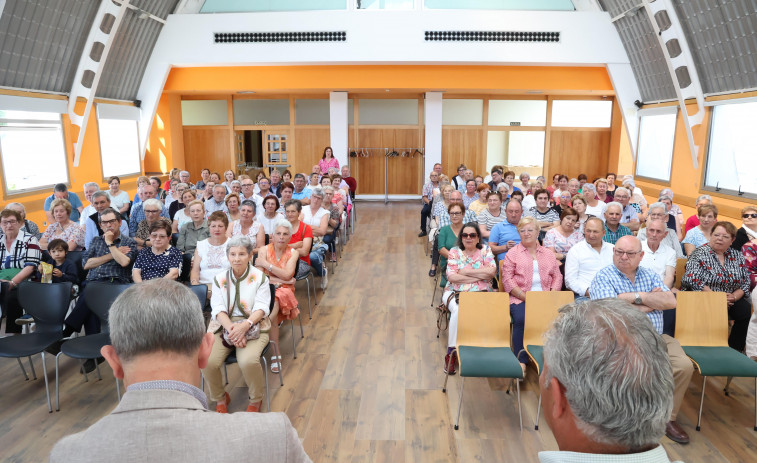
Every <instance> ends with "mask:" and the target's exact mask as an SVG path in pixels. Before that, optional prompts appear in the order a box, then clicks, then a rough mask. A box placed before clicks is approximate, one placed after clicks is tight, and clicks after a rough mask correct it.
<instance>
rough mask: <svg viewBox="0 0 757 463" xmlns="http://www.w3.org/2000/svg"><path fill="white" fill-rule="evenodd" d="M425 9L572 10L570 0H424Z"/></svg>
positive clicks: (573, 8)
mask: <svg viewBox="0 0 757 463" xmlns="http://www.w3.org/2000/svg"><path fill="white" fill-rule="evenodd" d="M423 6H424V7H425V8H427V9H446V10H457V9H464V10H556V11H573V10H575V7H574V6H573V2H572V1H571V0H424V1H423Z"/></svg>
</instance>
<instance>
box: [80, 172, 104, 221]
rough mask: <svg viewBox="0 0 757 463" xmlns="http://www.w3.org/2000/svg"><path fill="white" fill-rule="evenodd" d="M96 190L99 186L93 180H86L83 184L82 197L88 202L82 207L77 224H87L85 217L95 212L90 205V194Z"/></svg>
mask: <svg viewBox="0 0 757 463" xmlns="http://www.w3.org/2000/svg"><path fill="white" fill-rule="evenodd" d="M96 191H100V186H99V185H98V184H97V183H95V182H87V183H85V184H84V199H86V200H87V202H88V203H89V204H88V205H86V206H85V207H84V209H82V211H81V217H79V225H81V226H82V227H86V226H87V219H88V218H89V216H90V215H92V214H94V213H95V206H94V205H92V195H93V194H95V192H96Z"/></svg>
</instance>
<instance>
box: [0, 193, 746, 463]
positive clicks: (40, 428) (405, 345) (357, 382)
mask: <svg viewBox="0 0 757 463" xmlns="http://www.w3.org/2000/svg"><path fill="white" fill-rule="evenodd" d="M358 206H359V212H358V216H357V221H358V224H357V230H356V235H355V236H354V237H352V238H351V239H350V241H349V243H348V244H347V246H346V253H345V255H344V260H342V261H341V262H340V264H339V265H338V267H337V268H336V272H335V274H333V275H331V276H330V278H329V288H328V290H327V292H326V297H325V298H322V295H321V292H320V290H319V291H318V297H319V304H318V307H317V308H314V310H313V319H312V320H308V316H307V310H306V308H307V306H306V304H305V301H306V300H307V295H306V293H305V290H304V283H302V285H303V286H301V287H300V286H299V285H298V288H300V290H299V291H298V298H299V300H300V302H301V306H302V308H303V315H304V319H303V323H305V339H303V340H300V339H299V330H298V332H297V341H298V345H297V359H292V344H291V337H290V336H291V331H289V329H288V325H287V326H285V327H284V328H283V329H282V339H281V348H282V353H283V355H284V386H283V387H279V385H278V381H277V379H274V378H273V377H271V376H269V379H270V383H271V387H272V389H271V394H272V401H271V402H272V408H273V410H275V411H283V412H285V413H286V414H287V415H288V416H289V419H290V420H291V421H292V423H293V425H294V426H295V427H296V428H297V431H298V433H299V435H300V438H302V439H303V444H304V446H305V450H306V451H307V453H308V454H309V455H310V456H311V458H312V459H313V461H315V462H335V461H354V462H391V463H401V462H436V461H439V462H446V461H464V462H468V461H484V462H494V461H517V462H528V461H537V453H538V452H539V451H540V450H556V449H557V445H556V443H555V440H554V438H553V436H552V433H551V432H550V430H549V428H548V427H547V425H546V423H544V420H543V419H542V420H541V426H540V429H539V431H534V429H533V420H534V417H535V414H536V401H537V394H538V382H537V378H536V375H535V373H534V372H533V371H529V376H528V378H527V380H526V381H525V382H524V383H523V386H522V388H521V401H522V405H523V424H524V430H523V432H522V433H521V432H520V430H519V427H518V407H517V401H516V397H515V394H512V393H511V394H509V395H508V394H506V393H505V389H506V387H507V384H506V383H505V382H504V381H499V380H488V381H487V380H485V379H468V380H466V384H465V386H466V387H465V399H464V403H463V410H462V416H461V419H460V430H459V431H454V430H453V428H452V424H453V422H454V415H455V413H456V410H457V403H458V391H459V389H458V386H459V381H460V379H459V377H457V376H453V377H451V378H450V382H449V385H448V393H447V394H443V393H442V391H441V385H442V382H443V381H444V375H443V373H442V362H443V355H444V353H445V345H446V336H445V334H442V337H441V338H440V339H437V338H436V326H435V315H434V311H433V310H432V309H431V308H430V305H429V302H430V299H431V293H432V291H433V286H432V282H431V279H430V278H429V277H428V276H427V272H428V258H427V257H426V256H425V255H424V248H423V241H422V240H421V239H420V238H417V237H416V235H417V233H418V222H419V213H420V207H419V206H418V204H416V203H415V202H413V203H394V204H389V205H387V206H385V205H384V204H383V203H360V204H358ZM438 297H439V295H438V293H437V298H438ZM34 363H35V367H36V369H37V373H38V375H39V378H40V379H38V380H36V381H28V382H26V381H24V377H23V376H22V374H21V372H20V371H19V367H18V364H17V363H16V361H15V360H9V359H0V378H2V389H1V390H0V460H2V461H29V462H39V461H44V460H46V458H47V455H48V454H49V452H50V449H51V448H52V446H53V445H54V443H55V442H56V441H57V440H58V439H60V438H61V437H62V436H65V435H67V434H70V433H73V432H77V431H80V430H83V429H85V428H86V427H87V426H89V425H90V424H92V423H93V422H95V421H96V420H97V419H99V418H100V417H102V416H103V415H105V414H107V413H108V412H110V411H111V410H112V409H113V407H114V406H115V405H116V391H115V383H114V381H113V376H112V372H111V370H110V369H109V367H108V366H107V364H103V368H102V371H103V380H102V381H96V380H94V381H93V379H92V376H90V381H89V382H88V383H85V382H84V381H83V378H82V376H81V375H80V374H79V373H78V363H76V362H75V361H73V360H71V359H68V358H65V357H62V358H61V378H62V383H61V410H60V411H59V412H55V413H53V414H48V412H47V407H46V405H45V399H44V397H45V395H44V382H43V380H42V377H41V370H42V368H41V361H40V358H39V356H37V357H35V359H34ZM27 369H28V367H27ZM48 371H50V373H51V374H50V379H51V387H52V386H53V383H52V381H54V374H53V365H52V364H50V363H48ZM229 376H230V379H231V385H230V390H231V397H232V404H231V406H230V410H231V411H241V410H244V409H245V408H246V405H247V404H246V389H245V386H244V382H243V381H242V379H241V376H240V374H239V370H238V369H237V368H236V367H230V368H229ZM723 385H724V380H723V379H722V378H715V379H710V380H709V381H708V387H707V396H706V399H705V408H704V414H703V417H702V420H703V427H702V432H696V431H695V430H694V427H695V424H696V414H697V410H698V407H699V394H700V392H701V387H702V378H701V377H700V376H698V375H696V374H695V375H694V378H693V380H692V382H691V385H690V386H689V391H688V394H687V396H686V400H685V402H684V405H683V407H682V409H681V412H680V415H679V417H678V422H679V423H680V424H681V425H682V426H683V427H684V429H686V430H687V431H688V432H689V434H690V435H691V437H692V442H691V444H689V445H685V446H684V445H679V444H676V443H674V442H672V441H670V440H668V439H667V438H663V441H662V442H663V444H664V446H665V448H666V449H667V451H668V453H669V455H670V457H671V459H673V460H684V461H686V462H697V461H703V462H754V461H757V432H755V431H753V430H752V427H753V426H754V421H753V420H754V406H755V405H754V392H755V389H754V382H753V381H750V380H746V379H736V380H734V382H733V386H732V392H731V395H730V397H725V395H724V394H723V393H722V388H723Z"/></svg>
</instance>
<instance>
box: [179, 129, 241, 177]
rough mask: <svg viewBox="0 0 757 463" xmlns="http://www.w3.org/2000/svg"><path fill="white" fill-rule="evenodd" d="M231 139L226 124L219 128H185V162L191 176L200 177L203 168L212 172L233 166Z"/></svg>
mask: <svg viewBox="0 0 757 463" xmlns="http://www.w3.org/2000/svg"><path fill="white" fill-rule="evenodd" d="M230 153H231V140H230V138H229V131H228V128H227V127H226V126H221V127H218V128H202V129H195V128H189V127H185V128H184V162H185V169H186V170H188V171H189V173H190V178H193V179H199V178H200V177H201V176H200V172H201V171H202V169H203V168H208V169H210V171H211V172H218V173H220V174H221V175H223V171H225V170H228V169H230V168H231V157H230Z"/></svg>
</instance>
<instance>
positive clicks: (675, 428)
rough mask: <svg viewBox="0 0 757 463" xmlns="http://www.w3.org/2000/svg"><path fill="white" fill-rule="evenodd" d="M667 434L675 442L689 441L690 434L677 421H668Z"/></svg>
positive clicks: (684, 442) (685, 442)
mask: <svg viewBox="0 0 757 463" xmlns="http://www.w3.org/2000/svg"><path fill="white" fill-rule="evenodd" d="M665 435H666V436H668V439H670V440H672V441H673V442H678V443H679V444H688V443H689V435H688V434H686V431H684V430H683V428H682V427H681V426H680V425H679V424H678V423H676V422H675V421H668V424H666V425H665Z"/></svg>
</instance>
